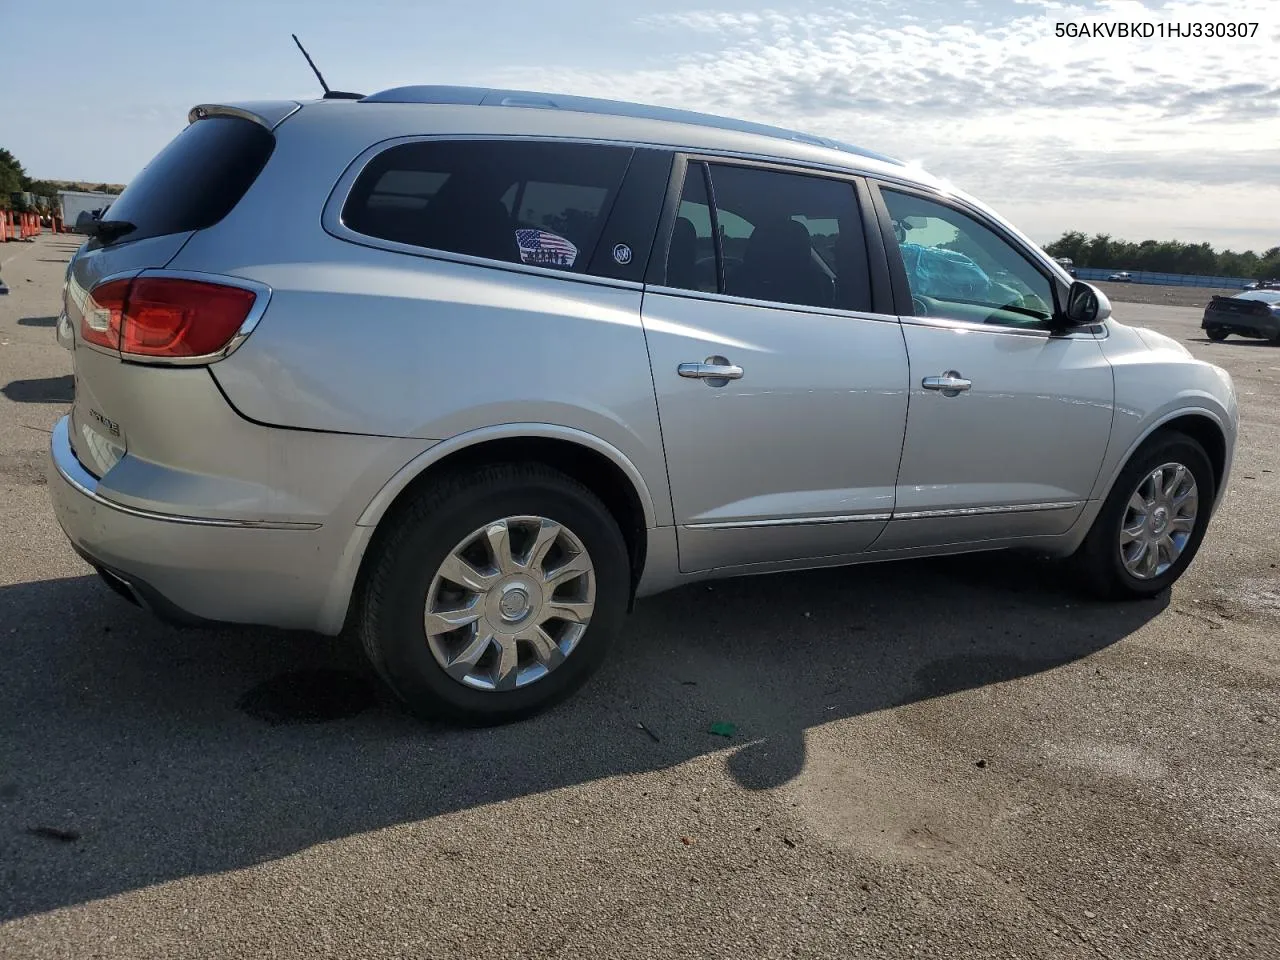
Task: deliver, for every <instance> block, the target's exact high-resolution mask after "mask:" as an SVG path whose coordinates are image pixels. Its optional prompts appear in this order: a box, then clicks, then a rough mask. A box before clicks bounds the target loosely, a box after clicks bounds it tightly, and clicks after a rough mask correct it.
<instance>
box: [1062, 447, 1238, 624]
mask: <svg viewBox="0 0 1280 960" xmlns="http://www.w3.org/2000/svg"><path fill="white" fill-rule="evenodd" d="M1166 464H1179V465H1182V466H1184V467H1185V468H1186V469H1187V470H1188V471H1189V473H1190V475H1191V476H1192V477H1193V478H1194V480H1195V486H1196V497H1195V500H1196V510H1195V517H1194V522H1193V525H1192V526H1191V529H1190V530H1189V531H1188V535H1187V536H1186V539H1185V541H1184V543H1183V546H1182V548H1181V553H1180V554H1179V555H1178V556H1177V559H1176V560H1174V561H1173V562H1172V563H1169V564H1168V565H1167V569H1165V570H1163V571H1160V572H1159V573H1158V574H1154V573H1153V574H1152V575H1148V576H1146V577H1139V576H1135V575H1134V573H1132V572H1131V571H1130V570H1129V569H1128V568H1127V567H1126V565H1125V562H1124V558H1123V556H1122V546H1121V539H1122V527H1123V525H1124V524H1125V521H1126V519H1128V520H1130V521H1131V529H1133V528H1134V527H1136V524H1135V523H1133V520H1134V517H1136V516H1138V514H1134V513H1131V498H1133V497H1134V496H1135V494H1138V495H1139V496H1141V495H1140V492H1139V486H1140V484H1145V483H1146V480H1147V478H1148V477H1150V476H1151V475H1152V474H1153V473H1154V471H1156V470H1157V469H1158V468H1161V467H1163V466H1164V465H1166ZM1169 479H1171V476H1170V475H1169V473H1168V472H1166V476H1165V480H1166V481H1167V480H1169ZM1216 492H1217V490H1216V483H1215V481H1214V475H1213V466H1212V465H1211V464H1210V462H1209V457H1208V455H1207V454H1206V453H1205V452H1204V448H1203V447H1202V446H1201V445H1200V444H1199V443H1198V442H1196V441H1195V440H1193V439H1192V438H1191V437H1188V436H1186V435H1184V434H1182V433H1178V432H1176V431H1173V430H1169V431H1165V432H1162V433H1158V434H1156V435H1155V436H1153V437H1151V438H1150V439H1149V440H1148V441H1147V442H1146V443H1144V444H1143V445H1142V446H1141V447H1139V448H1138V450H1137V452H1136V453H1134V455H1133V457H1132V458H1131V459H1130V460H1129V462H1128V464H1126V465H1125V468H1124V469H1123V470H1122V471H1121V472H1120V476H1119V477H1118V478H1117V479H1116V482H1115V485H1114V486H1113V487H1112V488H1111V492H1110V493H1109V494H1108V495H1107V499H1106V502H1105V503H1104V504H1103V506H1102V510H1101V511H1100V512H1099V513H1098V516H1097V518H1096V519H1095V520H1094V522H1093V527H1092V528H1091V529H1090V530H1089V534H1088V536H1087V537H1086V538H1085V541H1084V543H1083V544H1082V545H1081V547H1080V549H1079V550H1078V551H1077V552H1076V556H1075V558H1074V559H1075V561H1076V565H1077V568H1078V570H1079V573H1080V574H1081V578H1082V580H1083V585H1084V586H1085V588H1086V589H1087V590H1088V591H1089V592H1090V593H1092V594H1093V595H1094V596H1097V597H1099V598H1101V599H1110V600H1136V599H1141V598H1144V597H1153V596H1155V595H1157V594H1159V593H1160V592H1161V591H1163V590H1166V589H1168V588H1169V587H1170V586H1172V585H1173V583H1174V581H1176V580H1177V579H1178V578H1179V577H1180V576H1182V574H1183V572H1184V571H1185V570H1186V569H1187V567H1188V566H1189V565H1190V563H1191V561H1192V560H1193V559H1195V555H1196V552H1197V551H1198V550H1199V549H1200V543H1201V541H1202V540H1203V539H1204V533H1205V529H1206V527H1208V524H1209V519H1210V514H1211V512H1212V509H1213V503H1214V498H1215V495H1216ZM1179 509H1185V508H1179ZM1150 513H1151V514H1152V515H1154V514H1155V510H1154V509H1153V510H1151V511H1150ZM1166 516H1169V514H1166ZM1158 520H1159V518H1158V517H1156V518H1155V522H1156V523H1157V526H1155V527H1153V526H1151V525H1150V522H1149V523H1147V524H1144V525H1143V527H1142V529H1143V531H1144V533H1143V536H1145V535H1146V532H1147V531H1152V530H1156V529H1159V526H1160V525H1159V524H1158ZM1165 529H1173V527H1168V526H1166V527H1165ZM1128 549H1131V550H1133V551H1134V552H1138V551H1137V547H1136V545H1135V544H1134V543H1133V542H1132V541H1131V542H1130V544H1129V547H1128ZM1165 556H1166V555H1164V554H1160V553H1157V554H1156V557H1157V560H1159V559H1161V558H1165ZM1156 569H1157V570H1159V566H1157V567H1156Z"/></svg>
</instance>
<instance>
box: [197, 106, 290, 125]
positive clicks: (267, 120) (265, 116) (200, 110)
mask: <svg viewBox="0 0 1280 960" xmlns="http://www.w3.org/2000/svg"><path fill="white" fill-rule="evenodd" d="M301 109H302V104H300V103H299V102H298V101H297V100H253V101H249V102H247V103H201V104H197V105H196V106H194V107H192V108H191V109H190V110H189V111H188V112H187V123H195V122H196V121H197V120H205V119H207V118H209V117H239V118H240V119H241V120H251V121H253V122H254V123H256V124H260V125H261V126H264V127H266V128H267V129H268V130H274V129H275V128H276V127H278V126H280V124H282V123H284V122H285V121H286V120H288V119H289V118H290V117H291V116H293V115H294V114H295V113H297V112H298V111H299V110H301Z"/></svg>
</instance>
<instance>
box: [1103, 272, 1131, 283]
mask: <svg viewBox="0 0 1280 960" xmlns="http://www.w3.org/2000/svg"><path fill="white" fill-rule="evenodd" d="M1107 279H1108V280H1110V281H1112V282H1113V283H1133V275H1132V274H1130V273H1127V272H1126V271H1124V270H1121V271H1120V272H1119V273H1113V274H1111V276H1109V277H1107Z"/></svg>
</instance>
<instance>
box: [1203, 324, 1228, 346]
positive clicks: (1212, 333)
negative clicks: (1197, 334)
mask: <svg viewBox="0 0 1280 960" xmlns="http://www.w3.org/2000/svg"><path fill="white" fill-rule="evenodd" d="M1229 332H1230V331H1228V330H1227V329H1226V328H1225V327H1205V330H1204V333H1205V336H1207V337H1208V338H1209V339H1210V340H1212V341H1214V342H1215V343H1221V342H1222V341H1223V340H1225V339H1227V334H1228V333H1229Z"/></svg>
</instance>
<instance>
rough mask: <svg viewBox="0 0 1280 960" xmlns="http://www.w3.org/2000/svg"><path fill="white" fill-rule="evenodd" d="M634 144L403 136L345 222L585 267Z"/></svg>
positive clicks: (359, 188) (377, 163)
mask: <svg viewBox="0 0 1280 960" xmlns="http://www.w3.org/2000/svg"><path fill="white" fill-rule="evenodd" d="M633 152H634V151H633V150H632V149H631V148H630V147H613V146H604V145H599V144H578V143H543V142H529V141H485V140H433V141H423V142H418V143H406V144H401V145H400V146H396V147H391V148H390V149H388V150H386V151H384V152H383V153H381V154H379V155H378V156H377V157H375V158H374V159H373V160H372V161H371V162H370V163H369V165H368V166H367V167H365V169H364V170H363V171H362V172H361V174H360V176H359V177H358V178H356V182H355V184H354V185H353V186H352V188H351V194H350V196H348V197H347V201H346V203H345V204H344V205H343V208H342V222H343V224H344V225H345V226H346V227H347V228H348V229H351V230H354V231H356V232H357V233H362V234H365V235H366V236H370V237H378V238H381V239H383V240H391V241H394V242H396V243H405V244H410V245H412V246H415V247H425V248H428V249H432V250H444V251H448V252H450V253H461V254H466V255H469V256H473V257H486V258H488V259H491V260H505V261H507V262H510V263H525V264H530V265H533V266H539V267H551V268H553V269H557V270H568V271H572V272H575V273H582V272H585V271H586V269H587V265H588V263H590V261H591V255H592V251H593V250H594V249H595V247H596V244H597V242H598V241H599V239H600V233H601V229H602V227H603V225H604V223H605V221H606V219H607V218H608V216H609V212H610V210H611V209H612V207H613V203H614V200H615V198H616V197H617V193H618V189H619V187H620V185H621V183H622V179H623V177H624V176H625V174H626V172H627V166H628V164H629V163H630V161H631V156H632V154H633Z"/></svg>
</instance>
